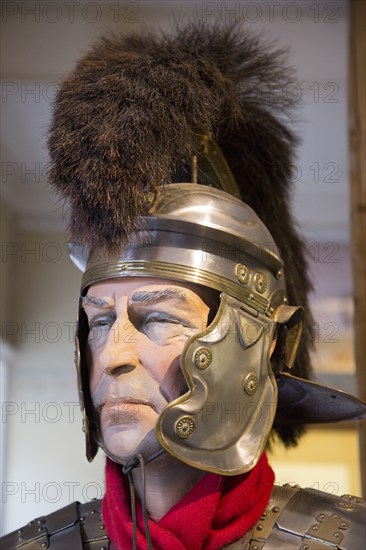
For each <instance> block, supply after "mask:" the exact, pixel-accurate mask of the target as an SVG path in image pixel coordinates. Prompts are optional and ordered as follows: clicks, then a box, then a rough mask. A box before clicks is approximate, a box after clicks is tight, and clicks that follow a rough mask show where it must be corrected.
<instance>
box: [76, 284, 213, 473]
mask: <svg viewBox="0 0 366 550" xmlns="http://www.w3.org/2000/svg"><path fill="white" fill-rule="evenodd" d="M215 300H217V293H215V292H213V291H212V290H209V289H205V288H204V287H200V286H199V285H194V284H186V283H179V282H177V281H170V280H164V279H155V278H151V277H127V278H123V279H111V280H107V281H103V282H100V283H96V284H93V285H92V286H91V287H90V288H89V290H88V293H87V295H86V297H84V299H83V307H84V311H85V313H86V315H87V318H88V323H89V329H90V332H89V337H88V342H87V350H86V351H87V364H88V367H89V377H90V393H91V398H92V403H93V413H94V421H95V422H96V423H97V425H98V434H99V436H98V438H99V443H100V445H101V446H102V447H103V448H104V449H105V450H106V451H107V452H108V454H109V455H111V456H113V457H116V459H118V461H119V462H120V461H122V462H127V461H128V460H129V458H131V457H132V456H133V455H134V454H136V453H137V452H140V453H142V454H143V456H146V457H148V456H150V455H152V454H153V453H155V452H156V451H157V450H158V449H159V445H158V443H157V441H156V438H155V430H154V428H155V424H156V421H157V419H158V416H159V415H160V414H161V412H162V411H163V410H164V408H165V407H166V406H167V404H168V403H169V402H171V401H172V400H174V399H176V398H177V397H178V396H180V395H182V394H183V393H184V392H185V391H186V390H187V385H186V382H185V380H184V376H183V373H182V371H181V368H180V355H181V353H182V350H183V347H184V345H185V343H186V342H187V340H188V339H189V338H190V337H191V336H192V335H193V334H195V333H200V332H202V331H203V330H204V329H205V328H206V326H207V321H208V316H209V311H210V307H213V306H214V303H215Z"/></svg>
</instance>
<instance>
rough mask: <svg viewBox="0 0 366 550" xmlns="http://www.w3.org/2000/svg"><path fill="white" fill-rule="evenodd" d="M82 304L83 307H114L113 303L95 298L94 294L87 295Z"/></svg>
mask: <svg viewBox="0 0 366 550" xmlns="http://www.w3.org/2000/svg"><path fill="white" fill-rule="evenodd" d="M81 303H82V305H83V307H85V306H94V307H99V308H107V309H110V308H111V307H113V306H114V302H113V301H107V300H105V299H104V298H100V297H99V296H93V295H92V294H87V295H86V296H83V297H82V298H81Z"/></svg>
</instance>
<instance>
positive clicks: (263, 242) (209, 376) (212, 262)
mask: <svg viewBox="0 0 366 550" xmlns="http://www.w3.org/2000/svg"><path fill="white" fill-rule="evenodd" d="M142 222H143V223H142V224H141V230H140V231H137V232H136V233H135V234H134V236H133V239H132V241H131V242H130V243H129V244H127V245H125V246H124V247H123V248H122V249H121V250H120V252H119V254H118V255H116V256H115V257H112V258H111V257H110V255H103V254H101V252H100V250H98V249H94V250H89V249H83V248H82V247H77V246H73V247H71V249H70V251H71V255H72V258H73V260H74V261H75V263H77V264H78V266H79V267H80V268H81V269H83V270H85V271H84V276H83V280H82V289H81V294H82V296H83V295H85V293H86V291H87V289H88V288H89V286H90V285H91V284H94V283H96V282H98V281H104V280H107V279H115V278H120V277H129V276H134V277H136V276H137V277H161V278H166V279H173V280H177V281H183V282H189V283H197V284H199V285H203V286H205V287H208V288H212V289H214V290H216V291H219V292H220V306H219V309H218V312H217V314H216V316H215V318H214V319H213V321H212V322H211V324H210V325H209V326H208V327H207V329H206V330H204V331H203V332H202V333H201V334H196V335H194V336H193V337H191V338H190V339H189V340H188V342H187V343H186V345H185V348H184V350H183V353H182V356H181V367H182V370H183V373H184V376H185V379H186V382H187V386H188V391H187V392H186V393H185V394H184V395H181V396H180V397H179V398H177V399H175V400H174V401H173V402H172V403H170V404H169V405H168V406H167V408H166V409H165V410H164V411H163V413H162V414H161V415H160V417H159V420H158V422H157V426H156V434H157V437H158V439H159V441H160V443H161V445H162V446H163V447H164V449H165V450H166V451H168V452H169V453H170V454H172V455H173V456H175V457H176V458H178V459H179V460H182V461H184V462H186V463H187V464H190V465H191V466H194V467H197V468H201V469H203V470H207V471H212V472H216V473H223V474H226V475H234V474H238V473H242V472H245V471H247V470H250V469H251V468H253V467H254V466H255V464H256V463H257V461H258V459H259V457H260V455H261V453H262V451H263V449H264V447H265V445H266V443H267V440H268V437H269V433H270V431H271V429H272V425H273V422H274V419H275V415H276V410H277V402H278V385H277V382H276V377H275V373H274V371H273V368H272V365H271V361H270V348H271V345H272V342H273V341H274V339H275V338H276V337H277V332H278V330H277V327H278V326H280V327H286V329H287V330H286V331H285V337H284V340H283V341H282V342H281V345H283V346H284V348H285V354H284V363H283V364H282V365H281V370H285V369H286V370H288V369H290V368H291V366H292V363H293V360H294V357H295V354H296V349H297V346H298V342H299V338H300V333H301V327H302V308H301V307H297V306H290V305H288V301H287V296H286V285H285V275H284V269H283V262H282V260H281V258H280V255H279V252H278V250H277V247H276V244H275V243H274V241H273V239H272V237H271V234H270V233H269V231H268V230H267V228H266V227H265V225H264V224H263V223H262V222H261V221H260V219H259V218H258V216H257V215H256V214H255V212H254V211H253V210H252V209H251V208H250V207H249V206H248V205H246V204H244V203H243V202H242V201H240V200H239V199H236V198H234V197H232V196H230V195H229V194H227V193H226V192H223V191H221V190H218V189H214V188H211V187H207V186H203V185H198V184H192V183H182V184H171V185H167V186H165V187H163V188H160V189H159V191H158V194H157V197H156V199H155V201H154V204H153V205H152V206H151V207H150V210H149V212H148V215H146V216H145V217H144V218H143V220H142ZM79 314H80V328H79V332H78V343H79V344H80V349H81V350H84V346H85V342H86V339H85V338H86V333H87V327H86V325H85V318H84V315H85V314H84V313H83V311H82V309H80V312H79ZM121 345H122V346H123V344H121ZM77 367H78V373H79V381H80V395H81V397H82V399H83V400H84V397H85V393H86V396H87V399H86V403H85V408H84V411H85V412H84V414H85V431H86V435H87V440H88V457H89V459H91V458H93V456H94V454H95V452H96V446H95V444H96V443H98V444H100V443H101V442H100V441H99V440H98V427H97V426H95V425H94V424H93V422H92V423H90V418H91V409H90V406H91V402H90V398H89V390H88V382H87V379H88V374H87V365H86V362H85V357H84V354H83V352H82V353H81V356H80V354H79V357H78V361H77ZM277 376H278V377H280V378H281V376H283V375H282V373H281V372H280V371H279V372H277ZM284 380H286V378H285V379H284ZM297 380H298V382H297V383H298V384H302V382H303V381H301V380H300V379H297ZM285 394H286V392H285ZM322 397H323V399H324V401H323V407H324V410H325V408H326V407H329V402H327V397H328V401H329V400H330V398H329V395H327V394H326V393H325V394H324V395H323V396H322ZM337 399H338V401H339V400H341V401H342V396H341V395H340V394H337ZM332 405H333V410H331V411H329V413H328V416H330V417H332V419H334V417H336V416H337V414H338V415H340V416H342V418H343V417H344V411H342V413H341V412H340V409H339V404H338V402H337V405H336V406H335V405H334V404H333V403H332ZM313 407H314V403H312V408H311V409H310V411H308V414H307V421H308V420H309V414H310V415H311V411H312V410H314V409H313ZM292 412H293V411H292V410H291V407H290V408H289V411H288V413H289V417H290V418H289V421H290V423H291V421H292V419H291V416H292ZM356 412H357V411H356ZM354 413H355V411H353V412H352V414H354ZM317 414H318V411H317ZM315 416H316V415H315V414H314V415H313V420H314V419H316V418H315ZM298 421H299V419H297V420H296V422H298ZM113 458H114V459H116V457H113Z"/></svg>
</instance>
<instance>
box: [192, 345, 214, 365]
mask: <svg viewBox="0 0 366 550" xmlns="http://www.w3.org/2000/svg"><path fill="white" fill-rule="evenodd" d="M193 360H194V364H195V366H196V367H197V368H198V369H201V370H204V369H207V367H208V366H209V365H211V362H212V353H211V352H210V350H209V349H207V348H198V349H196V351H195V353H194V356H193Z"/></svg>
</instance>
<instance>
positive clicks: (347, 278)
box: [1, 0, 353, 532]
mask: <svg viewBox="0 0 366 550" xmlns="http://www.w3.org/2000/svg"><path fill="white" fill-rule="evenodd" d="M32 7H33V11H32ZM1 9H2V14H1V15H2V59H1V64H2V83H1V87H2V103H1V109H2V124H1V133H2V161H1V162H2V165H1V167H2V186H1V198H2V209H3V217H2V218H3V226H2V258H1V291H2V310H1V313H2V342H3V344H5V345H6V347H7V349H8V348H10V349H11V350H12V351H11V352H10V353H8V352H6V354H5V352H3V354H2V359H3V362H4V367H2V368H3V369H4V370H3V372H4V375H3V374H2V380H3V388H2V397H3V400H4V403H3V407H2V423H1V428H2V442H4V443H5V444H4V446H3V447H2V460H3V465H2V472H1V473H2V476H3V479H2V503H3V504H4V507H3V517H2V518H3V531H4V532H7V531H10V530H12V529H15V528H16V527H18V526H19V525H20V524H22V523H24V522H26V521H27V520H29V519H30V518H32V517H35V516H38V515H41V514H44V513H48V512H49V511H51V510H52V509H56V508H59V507H60V506H61V505H65V504H67V503H68V502H70V500H74V499H78V500H87V499H89V498H93V497H94V496H100V495H101V492H102V486H103V459H102V457H101V456H99V457H98V459H97V460H96V462H94V463H93V464H92V465H88V464H87V462H86V459H85V458H84V448H83V434H82V433H81V420H80V416H79V412H78V409H77V406H76V403H77V393H76V385H75V375H74V369H73V344H72V329H73V323H74V319H75V314H76V304H77V300H76V298H77V296H78V291H79V280H80V277H79V274H78V272H77V271H76V269H75V268H74V267H73V266H72V265H71V263H70V262H69V260H68V258H67V255H66V248H65V241H66V238H65V237H64V235H63V230H64V224H63V221H62V208H61V205H60V203H59V202H58V200H57V198H56V197H55V196H54V194H53V192H52V190H51V189H50V188H49V187H48V184H47V181H46V178H45V171H44V168H45V165H46V162H47V155H46V150H45V131H46V128H47V124H48V121H49V116H50V104H51V99H52V97H53V96H54V92H55V90H56V89H57V86H58V82H59V80H60V78H62V76H63V75H64V74H66V73H67V71H69V70H70V69H71V68H72V67H73V65H74V63H75V60H76V59H77V58H78V56H80V54H81V53H82V52H83V51H85V50H86V48H87V46H88V45H89V44H90V43H91V42H92V41H93V40H94V39H95V38H96V37H97V36H98V35H100V34H102V33H109V32H111V31H112V30H113V31H119V30H127V31H130V30H132V29H138V28H139V27H140V26H141V25H142V24H143V23H144V22H147V23H148V24H149V25H150V26H154V27H156V26H158V25H159V26H160V27H161V28H164V27H166V26H168V25H169V20H170V18H171V14H172V13H173V12H174V14H175V16H176V17H177V19H178V20H182V19H183V18H184V17H186V16H187V15H195V16H197V17H199V18H201V19H205V20H207V21H208V22H213V21H214V20H215V19H220V20H222V21H224V22H226V23H230V22H233V21H234V20H237V21H239V22H241V23H243V24H244V23H246V24H247V25H249V26H251V27H252V28H253V30H255V31H257V32H259V33H260V34H262V35H263V37H264V38H265V39H268V40H272V39H277V40H278V45H279V46H289V48H290V59H291V62H292V64H293V65H295V66H296V67H297V68H298V75H299V78H298V80H297V81H296V82H294V83H291V86H294V87H295V88H296V89H297V90H298V93H299V95H301V96H302V99H303V106H302V109H301V110H300V112H299V115H298V121H297V129H298V131H299V133H300V135H301V137H302V138H303V143H302V145H301V147H300V149H299V156H298V161H297V173H298V181H296V182H295V193H294V211H295V215H296V217H297V220H298V222H299V226H300V229H301V232H302V234H303V235H304V236H305V237H306V238H307V239H308V242H309V247H311V250H310V253H311V254H312V255H313V260H312V261H311V267H312V268H313V272H314V278H315V279H316V280H318V278H319V277H320V276H321V277H325V279H326V281H327V283H326V285H323V287H322V289H323V293H322V295H323V296H324V295H325V296H327V293H328V295H330V297H332V296H334V295H335V294H336V295H338V297H340V298H341V299H345V300H346V301H347V304H349V297H350V295H351V275H350V273H351V272H350V266H349V257H348V250H349V244H348V240H349V233H348V224H349V213H348V201H349V197H348V151H347V82H346V81H347V39H348V37H347V32H348V28H347V3H346V2H344V1H333V2H323V1H319V2H317V1H315V2H314V1H313V0H311V1H310V0H309V1H307V0H305V1H301V2H300V1H297V2H262V1H257V2H237V1H236V2H185V3H184V4H183V3H177V2H154V1H149V2H147V1H145V2H144V1H137V2H88V1H86V2H74V3H73V5H72V6H70V2H62V1H56V2H30V1H27V2H6V1H4V2H2V4H1ZM329 242H332V243H336V244H337V246H339V247H340V249H341V250H342V253H341V254H340V253H339V254H338V252H337V256H336V258H337V262H336V263H327V261H326V253H325V252H326V249H324V246H325V245H327V243H329ZM314 246H315V249H317V250H318V251H320V255H319V254H318V255H316V254H315V253H314V252H313V250H315V249H314V248H313V247H314ZM332 289H333V290H332ZM318 299H319V296H316V301H317V302H318ZM328 318H329V317H328ZM349 322H350V321H349ZM345 345H347V346H349V345H350V338H348V340H347V342H346V343H345V342H344V341H342V340H341V341H340V342H339V347H340V348H342V347H344V346H345ZM328 349H329V346H328ZM347 349H348V348H347ZM346 363H347V369H346V372H347V373H349V372H352V368H353V363H352V357H351V358H348V359H347V361H346ZM6 365H8V366H6ZM352 467H353V466H352ZM322 471H323V472H324V469H323V470H322ZM312 475H313V474H312ZM314 475H315V474H314ZM297 481H298V482H300V483H301V474H299V477H298V478H297ZM317 481H319V480H316V479H314V483H316V482H317ZM320 481H321V482H322V484H324V479H322V480H320ZM322 486H323V485H322ZM343 492H345V491H343Z"/></svg>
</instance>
